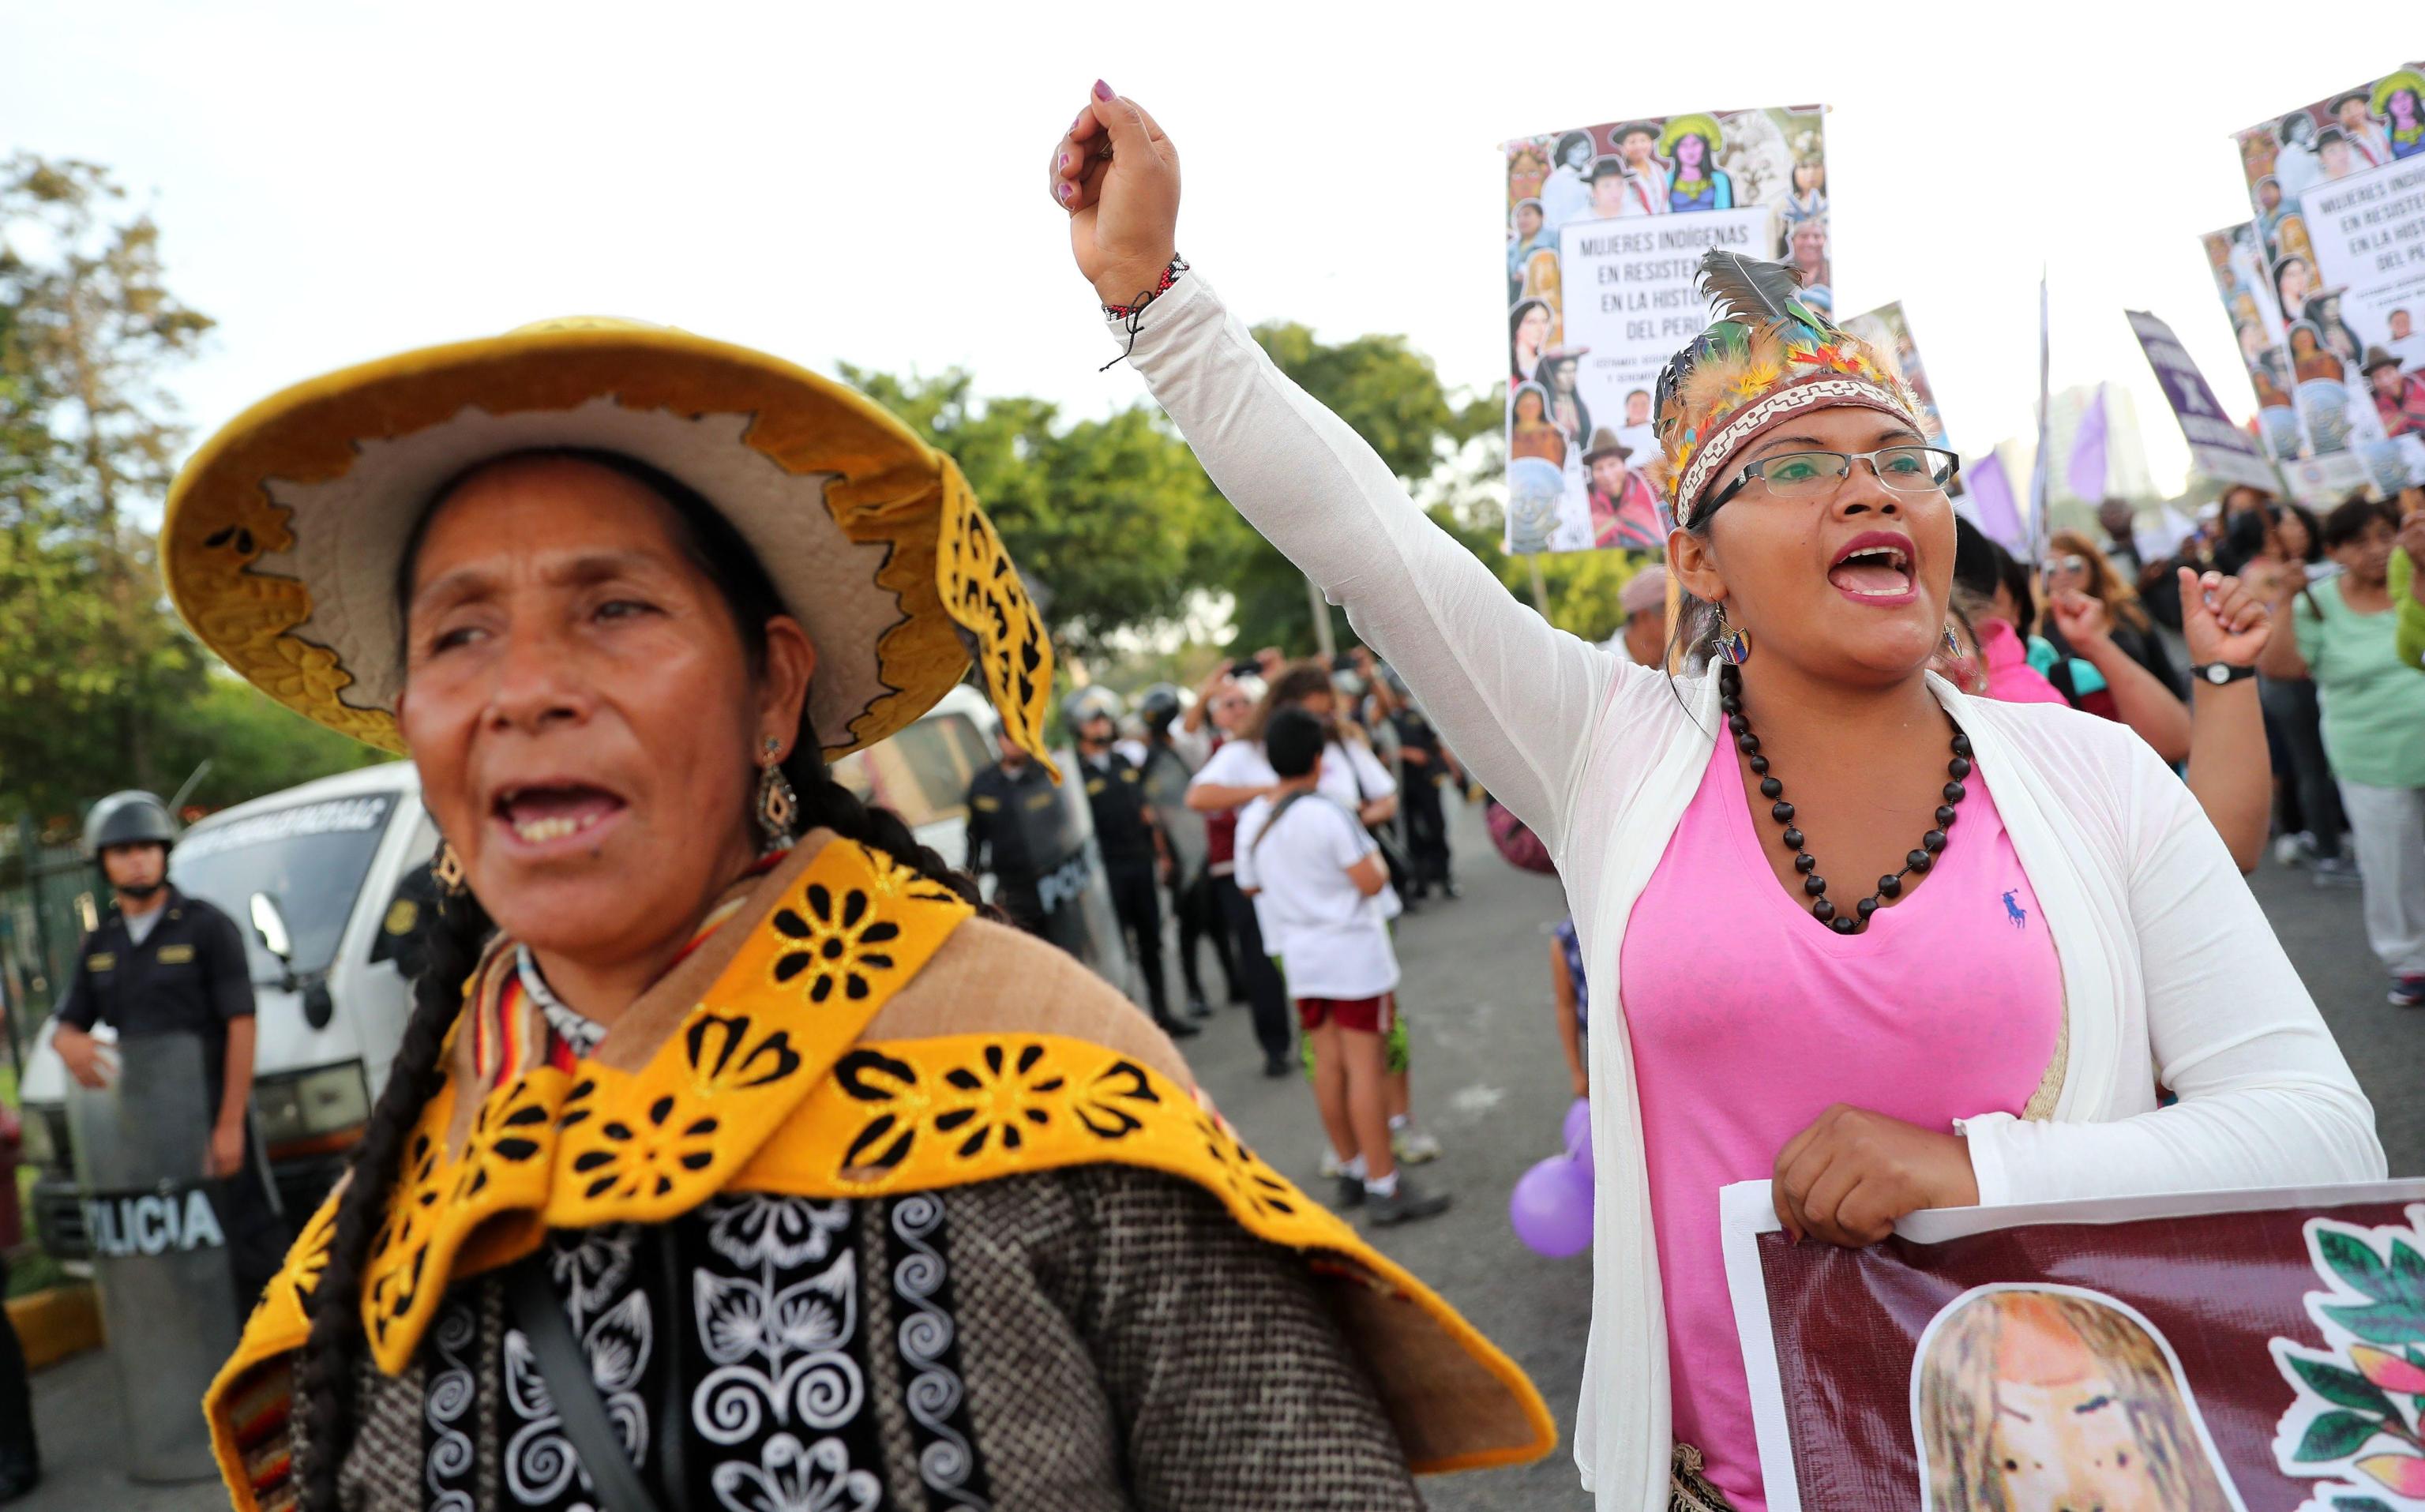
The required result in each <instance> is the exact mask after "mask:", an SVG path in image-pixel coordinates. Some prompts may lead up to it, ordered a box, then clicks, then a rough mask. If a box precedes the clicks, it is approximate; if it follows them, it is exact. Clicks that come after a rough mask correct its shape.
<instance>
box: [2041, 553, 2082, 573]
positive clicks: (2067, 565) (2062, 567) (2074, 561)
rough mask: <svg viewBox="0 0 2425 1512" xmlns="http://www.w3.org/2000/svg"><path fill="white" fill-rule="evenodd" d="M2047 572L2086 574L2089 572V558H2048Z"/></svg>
mask: <svg viewBox="0 0 2425 1512" xmlns="http://www.w3.org/2000/svg"><path fill="white" fill-rule="evenodd" d="M2046 570H2047V571H2049V572H2085V571H2088V558H2087V557H2085V556H2049V557H2048V558H2047V564H2046Z"/></svg>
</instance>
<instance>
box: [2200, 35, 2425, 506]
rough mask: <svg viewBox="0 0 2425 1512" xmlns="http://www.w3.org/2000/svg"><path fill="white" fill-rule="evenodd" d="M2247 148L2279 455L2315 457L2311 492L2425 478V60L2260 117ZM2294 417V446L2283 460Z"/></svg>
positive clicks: (2243, 148) (2301, 473)
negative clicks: (2268, 307) (2268, 312)
mask: <svg viewBox="0 0 2425 1512" xmlns="http://www.w3.org/2000/svg"><path fill="white" fill-rule="evenodd" d="M2239 142H2240V167H2241V169H2242V171H2243V173H2244V175H2245V176H2246V178H2247V180H2248V190H2249V201H2250V203H2251V204H2252V205H2253V206H2254V207H2255V209H2256V220H2255V222H2254V223H2253V226H2254V235H2255V241H2256V250H2258V251H2259V252H2260V253H2261V256H2262V266H2261V271H2260V281H2261V282H2262V284H2263V286H2264V289H2265V292H2266V293H2267V294H2268V295H2269V296H2270V297H2271V300H2272V316H2273V319H2272V325H2273V326H2275V327H2276V328H2278V330H2277V331H2272V332H2269V334H2272V335H2275V336H2276V340H2275V343H2274V345H2275V346H2277V348H2278V350H2279V352H2280V356H2279V358H2278V359H2277V360H2275V361H2274V362H2271V363H2269V364H2267V365H2266V370H2265V373H2264V379H2265V381H2264V383H2263V384H2261V385H2260V389H2259V394H2258V404H2259V408H2260V411H2264V410H2274V411H2278V410H2282V409H2283V408H2284V406H2283V404H2282V402H2281V398H2282V395H2284V394H2287V396H2288V408H2289V409H2290V410H2292V412H2293V415H2292V416H2291V417H2286V416H2282V415H2280V414H2278V413H2276V414H2268V415H2266V416H2265V418H2264V421H2263V425H2264V428H2265V433H2266V437H2267V442H2268V446H2269V449H2271V450H2272V451H2273V453H2274V456H2275V458H2276V459H2278V460H2281V461H2283V462H2285V463H2286V464H2287V463H2288V462H2289V461H2290V460H2292V459H2293V458H2296V459H2297V460H2300V461H2302V462H2305V463H2308V464H2311V465H2308V466H2305V467H2297V468H2292V467H2288V466H2286V468H2285V472H2286V474H2287V475H2288V476H2289V477H2290V478H2291V480H2292V486H2293V488H2294V489H2296V490H2300V491H2303V493H2305V492H2308V491H2312V492H2314V493H2315V494H2317V495H2320V496H2321V497H2320V498H2318V499H2311V501H2310V502H2323V501H2325V500H2329V499H2330V498H2331V497H2333V496H2336V495H2337V494H2338V493H2341V492H2345V491H2349V490H2353V489H2368V488H2371V489H2373V490H2375V491H2379V492H2381V493H2384V494H2389V493H2391V492H2393V491H2397V490H2399V489H2401V488H2402V487H2406V486H2409V485H2412V484H2425V338H2420V334H2419V331H2418V329H2417V328H2418V325H2419V323H2420V321H2425V65H2419V64H2414V63H2412V64H2409V65H2408V66H2406V67H2404V68H2401V69H2397V70H2394V71H2393V72H2389V73H2386V74H2385V75H2384V76H2383V77H2382V78H2379V79H2375V80H2371V81H2369V82H2368V83H2366V84H2362V85H2359V86H2358V87H2356V88H2353V89H2348V90H2344V91H2343V92H2341V93H2340V94H2337V95H2335V96H2333V97H2331V98H2329V99H2326V100H2321V101H2318V102H2316V103H2315V104H2313V105H2305V106H2302V107H2301V108H2299V109H2296V110H2292V111H2289V112H2288V113H2287V114H2285V115H2283V116H2281V117H2280V118H2279V119H2277V120H2273V121H2264V122H2261V123H2259V124H2257V125H2255V126H2251V127H2249V128H2248V129H2247V130H2245V131H2242V132H2240V134H2239ZM2213 255H2214V252H2213V249H2212V248H2211V246H2209V249H2208V256H2209V257H2212V256H2213ZM2217 277H2218V281H2220V278H2221V273H2220V270H2218V274H2217ZM2242 341H2243V348H2242V349H2243V351H2244V350H2245V349H2246V346H2245V343H2246V341H2247V338H2246V337H2245V336H2244V335H2243V337H2242ZM2269 388H2270V389H2271V390H2272V391H2273V392H2271V393H2269V392H2267V391H2268V389H2269ZM2293 417H2294V418H2295V421H2296V426H2297V431H2298V444H2297V447H2296V449H2295V450H2294V451H2289V452H2288V453H2287V454H2286V452H2285V450H2284V449H2283V447H2282V445H2281V444H2280V443H2279V442H2280V440H2283V439H2287V438H2288V434H2289V426H2290V420H2291V418H2293Z"/></svg>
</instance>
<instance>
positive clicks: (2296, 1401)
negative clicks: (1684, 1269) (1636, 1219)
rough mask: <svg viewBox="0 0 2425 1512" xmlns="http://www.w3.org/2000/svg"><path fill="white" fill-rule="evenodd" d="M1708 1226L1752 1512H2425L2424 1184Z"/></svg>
mask: <svg viewBox="0 0 2425 1512" xmlns="http://www.w3.org/2000/svg"><path fill="white" fill-rule="evenodd" d="M1720 1211H1721V1226H1722V1228H1723V1231H1724V1236H1723V1247H1724V1253H1725V1256H1726V1280H1727V1286H1728V1291H1729V1294H1730V1295H1731V1297H1732V1300H1733V1304H1734V1310H1735V1319H1736V1326H1737V1329H1738V1332H1739V1334H1740V1336H1741V1340H1742V1351H1743V1364H1744V1368H1745V1371H1746V1374H1747V1376H1748V1380H1749V1384H1750V1389H1751V1401H1752V1415H1753V1420H1754V1422H1755V1423H1756V1424H1757V1425H1758V1438H1759V1460H1760V1474H1761V1478H1762V1480H1763V1482H1764V1489H1765V1491H1766V1495H1767V1500H1768V1505H1769V1508H1770V1512H1799V1509H1801V1508H1804V1507H1808V1508H1811V1509H1812V1512H1819V1509H1833V1508H1838V1507H1919V1508H1921V1509H1923V1512H1990V1509H1999V1512H2002V1509H2011V1508H2017V1507H2063V1506H2080V1507H2088V1506H2104V1507H2163V1508H2166V1509H2168V1512H2250V1509H2256V1512H2273V1509H2279V1512H2291V1509H2294V1508H2295V1509H2297V1512H2393V1509H2394V1508H2401V1507H2408V1508H2414V1507H2417V1506H2425V1437H2420V1424H2419V1419H2418V1413H2419V1410H2420V1408H2425V1348H2420V1345H2425V1182H2417V1181H2404V1182H2375V1183H2371V1184H2368V1185H2364V1186H2340V1187H2323V1188H2314V1189H2295V1188H2293V1189H2274V1190H2269V1191H2256V1192H2209V1193H2195V1194H2187V1195H2178V1196H2165V1197H2153V1198H2112V1199H2101V1200H2095V1201H2082V1202H2066V1203H2048V1204H2042V1205H2038V1206H2033V1207H2013V1208H1963V1209H1945V1210H1941V1211H1936V1212H1928V1213H1918V1214H1912V1215H1911V1216H1909V1217H1907V1218H1905V1219H1904V1220H1903V1222H1901V1223H1899V1224H1897V1225H1896V1231H1895V1233H1894V1234H1893V1235H1891V1236H1890V1237H1888V1238H1887V1239H1886V1240H1885V1241H1883V1242H1882V1243H1879V1244H1876V1245H1871V1246H1869V1247H1864V1248H1858V1249H1846V1248H1840V1247H1836V1246H1833V1245H1828V1244H1822V1243H1812V1242H1806V1243H1804V1244H1801V1245H1798V1246H1797V1245H1791V1244H1789V1243H1787V1242H1786V1238H1785V1235H1784V1234H1783V1232H1781V1231H1779V1229H1778V1225H1777V1222H1776V1215H1775V1209H1774V1207H1773V1205H1772V1203H1771V1199H1770V1197H1769V1188H1768V1183H1767V1182H1742V1183H1738V1184H1736V1185H1733V1186H1729V1187H1727V1188H1726V1190H1725V1191H1724V1192H1723V1193H1722V1194H1721V1198H1720Z"/></svg>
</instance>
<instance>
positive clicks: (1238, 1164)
mask: <svg viewBox="0 0 2425 1512" xmlns="http://www.w3.org/2000/svg"><path fill="white" fill-rule="evenodd" d="M1196 1133H1197V1134H1202V1135H1203V1136H1204V1150H1205V1152H1206V1153H1207V1154H1209V1155H1211V1156H1212V1157H1213V1164H1214V1165H1216V1166H1220V1167H1221V1174H1222V1176H1223V1177H1224V1178H1226V1179H1227V1180H1228V1182H1229V1190H1230V1191H1231V1192H1232V1193H1234V1194H1236V1196H1237V1198H1238V1200H1239V1201H1241V1202H1243V1203H1245V1205H1246V1206H1247V1207H1248V1208H1250V1209H1252V1210H1253V1211H1254V1212H1255V1213H1257V1214H1261V1215H1262V1216H1264V1217H1270V1216H1273V1215H1274V1214H1278V1215H1280V1216H1284V1217H1293V1216H1294V1215H1295V1214H1296V1201H1295V1197H1296V1189H1295V1188H1294V1187H1293V1186H1291V1185H1289V1183H1288V1182H1286V1181H1285V1180H1283V1179H1282V1178H1281V1176H1280V1175H1279V1173H1278V1172H1277V1171H1275V1170H1273V1169H1272V1168H1271V1167H1270V1166H1266V1165H1264V1164H1263V1162H1262V1160H1261V1157H1260V1156H1258V1155H1257V1154H1256V1153H1255V1152H1254V1151H1253V1150H1249V1149H1247V1148H1246V1144H1245V1141H1244V1140H1242V1139H1240V1138H1239V1137H1238V1136H1237V1134H1235V1133H1233V1132H1232V1131H1231V1130H1230V1128H1229V1125H1228V1124H1226V1123H1224V1122H1223V1121H1221V1120H1220V1119H1219V1118H1214V1117H1213V1116H1212V1115H1210V1114H1201V1113H1199V1114H1197V1115H1196Z"/></svg>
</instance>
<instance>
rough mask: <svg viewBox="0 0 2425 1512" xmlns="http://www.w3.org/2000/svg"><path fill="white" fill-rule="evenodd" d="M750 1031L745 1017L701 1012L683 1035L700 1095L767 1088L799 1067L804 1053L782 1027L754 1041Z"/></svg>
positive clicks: (578, 1091)
mask: <svg viewBox="0 0 2425 1512" xmlns="http://www.w3.org/2000/svg"><path fill="white" fill-rule="evenodd" d="M750 1028H751V1021H750V1019H749V1017H748V1015H747V1014H740V1013H734V1014H723V1013H702V1014H699V1016H697V1017H696V1018H694V1019H692V1020H691V1022H690V1027H689V1028H687V1029H685V1030H683V1055H684V1056H685V1057H686V1058H687V1059H688V1061H689V1062H690V1071H691V1085H692V1086H694V1087H696V1088H698V1090H699V1095H700V1096H702V1097H712V1096H714V1095H715V1094H716V1093H718V1092H739V1091H747V1089H748V1088H750V1087H753V1086H765V1085H766V1084H768V1083H769V1082H779V1081H781V1080H782V1079H783V1078H784V1077H786V1076H789V1075H791V1074H792V1073H793V1072H794V1071H796V1070H799V1069H800V1053H799V1052H798V1051H796V1050H794V1049H793V1048H792V1037H791V1035H790V1033H789V1032H788V1031H785V1030H781V1029H778V1030H776V1031H775V1032H774V1033H773V1034H770V1035H768V1036H767V1037H765V1038H763V1039H758V1040H752V1039H751V1038H750V1037H749V1030H750ZM586 1085H587V1084H586V1083H585V1084H583V1086H586ZM582 1092H583V1087H575V1088H573V1098H578V1097H580V1096H581V1095H582ZM572 1100H573V1099H572V1098H568V1099H567V1100H566V1101H567V1102H571V1101H572Z"/></svg>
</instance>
